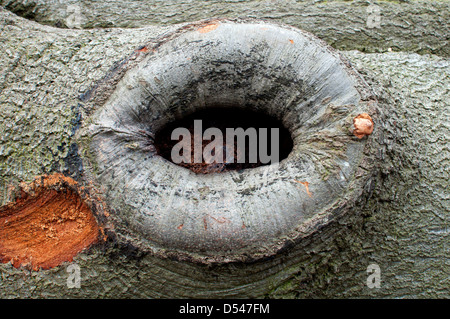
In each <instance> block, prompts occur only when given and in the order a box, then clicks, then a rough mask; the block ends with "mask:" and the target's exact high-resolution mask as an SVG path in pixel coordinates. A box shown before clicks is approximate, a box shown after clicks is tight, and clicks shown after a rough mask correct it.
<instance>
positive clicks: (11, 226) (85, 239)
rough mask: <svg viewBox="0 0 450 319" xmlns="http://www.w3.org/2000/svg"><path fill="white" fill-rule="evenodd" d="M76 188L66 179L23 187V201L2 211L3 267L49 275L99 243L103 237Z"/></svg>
mask: <svg viewBox="0 0 450 319" xmlns="http://www.w3.org/2000/svg"><path fill="white" fill-rule="evenodd" d="M76 185H77V183H76V182H75V181H74V180H73V179H71V178H68V177H65V176H63V175H62V174H58V173H57V174H53V175H49V176H41V177H39V178H37V179H36V180H35V181H34V182H32V183H29V184H22V185H21V196H20V198H19V199H17V200H16V201H15V202H14V203H10V204H7V205H5V206H2V207H0V262H2V263H7V262H11V263H12V265H13V266H14V267H16V268H19V267H20V266H23V267H28V268H31V269H33V270H36V271H37V270H39V268H42V269H49V268H52V267H55V266H58V265H60V264H61V263H63V262H66V261H72V260H73V257H74V256H75V255H77V254H78V253H79V252H81V251H82V250H83V249H85V248H87V247H88V246H90V245H92V244H93V243H95V242H96V241H97V240H98V238H99V235H100V233H101V228H100V227H99V226H98V223H97V220H96V218H95V217H94V215H93V213H92V211H91V209H90V208H89V207H88V205H87V204H86V203H85V201H84V200H83V199H82V198H81V197H80V194H79V193H78V192H77V187H76Z"/></svg>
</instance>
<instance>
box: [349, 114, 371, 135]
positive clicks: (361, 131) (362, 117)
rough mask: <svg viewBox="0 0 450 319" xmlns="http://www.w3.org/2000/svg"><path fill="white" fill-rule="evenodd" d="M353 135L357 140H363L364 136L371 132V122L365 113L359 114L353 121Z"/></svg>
mask: <svg viewBox="0 0 450 319" xmlns="http://www.w3.org/2000/svg"><path fill="white" fill-rule="evenodd" d="M353 126H354V127H355V129H354V130H353V134H354V135H355V136H356V137H357V138H363V137H364V136H366V135H370V134H372V132H373V121H372V118H371V117H370V116H369V114H367V113H362V114H359V115H358V116H357V117H355V118H354V119H353Z"/></svg>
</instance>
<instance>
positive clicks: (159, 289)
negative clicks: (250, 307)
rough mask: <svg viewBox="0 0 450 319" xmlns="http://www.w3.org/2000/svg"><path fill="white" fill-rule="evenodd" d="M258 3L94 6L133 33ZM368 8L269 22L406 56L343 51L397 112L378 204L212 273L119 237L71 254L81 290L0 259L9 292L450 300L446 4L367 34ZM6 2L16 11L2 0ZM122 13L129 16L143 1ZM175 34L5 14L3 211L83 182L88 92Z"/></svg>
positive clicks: (410, 8) (315, 9) (62, 278)
mask: <svg viewBox="0 0 450 319" xmlns="http://www.w3.org/2000/svg"><path fill="white" fill-rule="evenodd" d="M8 3H9V2H8ZM42 3H43V4H42V7H40V6H35V7H33V8H34V9H33V10H36V12H40V13H39V14H36V15H35V16H34V18H35V19H36V20H38V21H45V22H46V23H51V24H55V25H57V23H56V22H57V21H60V20H61V19H62V18H61V17H59V16H58V12H60V11H59V10H52V12H55V13H52V14H50V13H49V12H50V11H49V10H48V8H49V7H46V5H47V4H46V3H47V2H42ZM48 3H49V5H51V6H53V5H55V6H56V7H51V8H59V7H58V4H50V1H49V2H48ZM258 3H260V2H256V1H255V2H252V1H249V2H248V3H246V2H243V3H241V2H239V3H236V4H233V5H231V4H229V3H227V4H223V5H219V4H218V3H215V2H214V3H213V4H212V5H211V6H212V8H209V7H208V8H209V9H208V10H206V11H201V10H198V9H195V7H194V9H192V11H189V10H187V11H184V12H185V13H183V14H181V15H176V13H177V12H179V11H178V10H180V7H179V6H177V5H175V4H173V6H171V5H168V6H167V7H166V6H165V7H164V9H162V8H163V7H162V6H157V7H155V8H156V9H157V10H161V11H164V12H162V13H161V15H162V16H165V17H166V18H165V19H169V18H168V16H170V15H171V14H173V17H172V18H170V21H168V20H164V19H161V18H160V17H161V16H160V15H156V17H155V18H154V19H155V20H147V19H148V16H145V13H142V12H143V11H142V10H131V9H130V10H129V11H127V10H125V14H119V15H118V14H116V12H115V11H114V10H115V9H113V7H106V9H105V11H100V9H95V10H93V11H92V12H96V13H99V12H102V14H101V15H100V17H101V19H102V20H101V21H100V22H102V21H107V22H112V23H113V25H114V26H121V27H135V26H142V21H150V22H151V23H154V22H155V21H157V24H161V25H166V24H168V23H169V22H170V23H177V22H184V21H188V20H194V19H197V18H201V17H203V16H202V14H205V15H207V16H211V15H224V16H227V14H225V13H224V12H226V11H225V8H231V9H230V10H232V13H229V14H230V15H234V14H236V12H240V11H239V10H241V11H244V9H248V10H255V11H254V12H258V14H262V16H264V14H263V13H261V12H264V11H259V9H261V7H260V6H261V4H258ZM427 3H428V2H427ZM94 4H95V3H94ZM94 4H93V5H94ZM365 4H366V3H365V2H358V3H355V4H353V3H352V4H348V3H344V2H331V3H329V4H328V3H326V4H325V3H320V2H319V3H317V4H315V5H308V6H307V5H306V4H303V3H300V4H299V5H301V6H303V7H302V8H304V10H305V11H306V12H308V13H304V12H305V11H301V12H302V13H301V14H300V16H301V17H302V18H299V16H298V15H297V14H292V13H290V11H289V10H291V9H290V8H292V7H290V5H292V6H294V4H290V5H289V6H288V5H287V6H286V7H282V8H279V10H276V11H269V9H268V8H271V7H270V6H272V5H273V6H277V7H280V6H279V5H277V4H276V3H274V4H270V5H267V7H266V8H267V11H266V12H272V13H271V14H270V15H271V16H265V17H266V18H272V19H275V20H281V21H283V22H285V23H288V24H292V25H296V26H299V27H305V29H307V30H308V26H309V30H310V31H312V32H313V33H315V34H316V35H318V36H319V37H322V38H323V39H325V40H327V41H328V43H330V44H332V45H334V46H335V47H337V48H339V49H363V48H366V49H365V50H366V51H369V52H385V51H387V48H389V47H391V48H393V49H394V50H399V51H405V52H385V53H372V54H367V53H361V52H358V51H345V52H343V54H344V55H345V56H346V57H348V59H349V60H350V61H351V62H352V63H353V64H354V66H355V67H356V68H357V69H358V70H359V72H360V73H361V74H362V75H363V76H364V77H365V79H366V81H368V82H369V84H370V85H372V87H373V88H374V90H375V93H376V95H377V97H378V99H379V101H380V103H381V105H385V106H388V105H389V106H390V112H391V113H390V114H388V117H387V119H386V120H385V122H384V123H383V130H384V132H385V136H384V143H383V144H384V146H385V148H386V149H385V150H384V151H382V152H381V153H380V154H382V156H383V157H382V162H381V163H380V164H381V169H380V173H379V176H378V179H377V181H378V182H377V183H376V185H374V189H373V193H372V196H371V197H370V198H369V199H368V200H367V201H363V202H361V203H360V206H359V207H356V210H357V213H355V214H351V215H346V216H344V217H343V218H341V219H340V220H338V221H334V222H333V223H331V224H330V225H327V227H324V228H323V229H321V230H320V231H319V232H316V233H315V234H313V235H312V236H310V237H307V238H305V239H304V240H303V241H301V242H300V243H298V244H297V245H296V246H295V247H293V248H292V249H289V250H287V251H285V252H282V253H279V254H278V255H277V256H276V257H275V258H272V259H269V260H261V261H257V262H253V263H251V264H248V263H229V264H226V263H225V264H215V265H209V266H205V265H202V264H196V263H191V262H187V261H186V262H183V261H172V260H168V259H165V258H158V257H156V256H154V255H152V254H147V253H145V252H144V251H142V250H140V248H139V247H138V246H136V245H133V242H129V241H127V240H121V239H117V238H116V239H115V238H109V239H108V241H107V242H104V243H100V244H98V245H94V246H92V247H91V248H90V249H89V250H86V251H84V252H82V253H80V254H79V255H77V256H76V257H75V260H74V261H75V262H76V263H77V264H78V265H79V266H80V270H81V287H80V288H73V289H69V288H68V286H67V278H68V276H69V274H68V273H67V272H66V267H67V266H68V263H65V264H62V265H61V266H57V267H54V268H52V269H49V270H41V271H38V272H35V271H29V270H25V269H23V268H19V269H16V268H14V267H13V266H12V265H11V264H9V263H5V264H0V272H1V277H0V280H1V281H0V282H1V287H2V289H1V292H0V296H2V297H21V298H24V297H36V298H42V297H55V298H58V297H63V296H64V297H67V296H68V297H94V298H97V297H102V298H105V297H121V298H123V297H125V298H129V297H272V298H274V297H291V298H304V297H319V298H320V297H327V298H346V297H386V298H401V297H410V298H417V297H421V298H436V297H437V298H448V297H449V292H448V291H449V289H448V288H449V282H448V270H449V259H448V255H449V249H448V241H449V234H448V223H449V217H448V211H449V205H448V188H449V176H448V158H449V150H448V136H449V134H448V133H449V132H448V131H449V122H448V118H449V114H448V109H449V108H448V100H449V99H448V87H449V84H450V83H449V82H450V81H449V78H450V77H449V64H450V63H449V60H448V58H447V57H448V48H446V47H447V46H446V43H447V38H446V37H448V34H449V33H448V22H447V21H448V19H447V18H445V17H446V15H448V3H446V2H440V1H435V2H430V3H429V4H425V3H423V2H419V1H418V2H410V3H391V2H381V3H379V5H380V6H381V8H382V9H381V10H382V11H381V12H382V20H381V21H382V24H381V28H374V29H370V30H368V29H367V28H365V27H364V25H365V19H364V18H363V17H365V16H367V12H366V11H365ZM3 5H6V6H7V7H9V8H11V7H12V6H13V4H7V3H6V2H5V1H3ZM64 5H65V3H64ZM83 5H84V4H83ZM124 5H129V6H128V7H127V8H132V5H136V4H135V3H131V2H130V3H127V2H124ZM180 5H183V3H181V4H180ZM184 5H186V4H184ZM196 5H199V6H200V4H197V3H196ZM336 6H338V8H340V9H339V10H338V11H336ZM38 8H42V9H39V10H41V11H39V10H38ZM46 8H47V9H46ZM202 8H203V7H202ZM220 8H221V10H222V11H221V10H220ZM233 8H238V9H239V10H238V9H236V10H237V11H233V10H234V9H233ZM330 8H333V9H330ZM363 8H364V9H363ZM384 8H402V11H395V10H391V11H388V9H386V10H385V9H384ZM419 8H422V9H423V10H430V11H429V12H425V13H424V12H422V13H423V14H421V15H420V17H421V18H422V17H423V18H424V19H426V21H428V22H427V23H426V24H427V26H425V24H424V25H421V24H420V23H415V22H417V20H416V19H418V16H417V14H416V12H418V11H417V10H419ZM343 9H345V10H343ZM422 9H420V10H422ZM165 10H167V11H165ZM284 10H286V12H283V11H284ZM292 10H294V9H292ZM308 10H310V11H308ZM354 10H356V11H354ZM343 11H345V12H348V15H343V14H342V12H343ZM132 12H135V14H136V15H133V13H132ZM157 12H160V11H157ZM193 12H195V13H193ZM294 12H296V11H294ZM388 12H389V13H388ZM399 12H404V13H405V15H404V16H405V17H406V18H405V20H403V22H404V23H406V24H408V23H411V27H410V28H405V25H402V24H392V25H391V24H389V25H383V21H387V20H384V13H386V14H387V15H389V14H397V15H400V14H399ZM41 13H42V14H41ZM66 13H67V12H66ZM362 13H364V15H362ZM83 15H84V16H85V18H86V19H87V21H90V22H86V25H84V24H82V25H81V26H82V27H85V26H89V23H90V26H99V25H101V24H100V22H98V21H96V20H95V19H93V18H92V19H91V18H90V17H91V16H90V15H89V13H88V12H83ZM266 15H267V13H266ZM335 15H336V16H339V17H342V19H344V17H345V19H344V20H339V21H341V22H340V23H337V24H336V25H334V26H333V28H331V27H330V26H329V25H328V24H325V25H324V24H323V23H322V22H323V21H324V20H321V19H329V17H330V16H335ZM38 17H43V18H38ZM63 17H65V16H64V14H63ZM325 17H326V18H325ZM44 18H45V19H47V20H45V19H44ZM303 18H304V19H303ZM397 18H398V16H397ZM40 19H41V20H40ZM58 19H59V20H58ZM64 19H65V18H64ZM295 19H297V20H295ZM408 19H410V20H408ZM428 19H429V20H428ZM300 20H301V21H305V22H304V23H305V24H300V23H299V22H298V21H300ZM349 20H350V21H359V24H360V25H362V26H363V28H362V31H361V32H355V29H356V28H358V26H357V25H355V24H346V23H345V22H344V21H349ZM393 20H394V18H393ZM294 21H297V23H298V24H297V23H295V22H294ZM429 21H433V22H435V23H434V24H433V25H431V23H430V22H429ZM96 23H98V24H96ZM355 23H356V22H355ZM145 24H147V23H145ZM176 27H178V26H176V25H174V26H168V27H167V26H166V27H162V26H146V27H144V28H139V29H121V28H117V29H89V30H68V29H57V28H53V27H50V26H44V25H40V24H38V23H36V22H33V21H28V20H25V19H23V18H19V17H17V16H16V15H14V14H12V13H10V12H8V11H7V10H4V9H1V11H0V28H1V34H2V37H1V40H0V41H1V42H2V45H1V49H0V50H1V58H0V69H1V70H2V72H1V83H0V90H1V94H0V103H1V104H0V109H1V114H2V116H1V118H0V131H1V134H0V177H1V183H0V187H1V188H0V199H1V201H0V202H1V203H2V205H4V204H7V203H10V202H13V201H14V199H15V194H16V193H15V192H14V189H15V187H16V185H17V184H18V183H19V182H22V181H25V182H30V181H32V179H33V178H34V177H35V176H38V175H42V174H46V173H52V172H64V173H65V174H66V175H68V176H71V177H73V178H74V179H77V178H78V176H79V175H80V174H82V172H80V170H79V168H80V165H79V163H78V162H77V159H76V156H73V155H74V154H76V153H77V145H76V144H74V143H73V141H74V140H73V134H74V132H75V130H76V129H77V128H78V126H79V125H80V121H81V120H82V119H81V118H80V114H83V110H82V108H83V106H84V105H83V103H82V101H81V100H80V96H82V95H83V94H84V93H86V92H88V90H89V89H90V88H92V87H94V86H95V84H96V83H99V81H100V80H102V79H103V80H104V76H105V74H108V73H109V72H110V71H111V70H114V69H115V68H117V66H119V63H120V62H123V61H125V60H126V57H130V56H132V55H133V52H135V50H138V49H139V48H140V46H141V45H142V44H145V43H148V42H151V40H152V39H154V38H157V37H161V36H162V35H164V34H166V33H167V32H169V31H172V30H174V29H175V28H176ZM411 28H412V29H411ZM336 34H341V35H342V34H343V35H344V36H343V38H345V39H348V41H344V42H342V43H341V42H340V40H339V39H341V37H339V38H338V37H336ZM367 34H369V36H368V35H367ZM387 35H389V36H387ZM373 39H375V41H374V42H373V41H371V40H373ZM446 50H447V51H446ZM407 51H411V52H420V53H427V52H432V53H437V54H439V55H441V56H439V55H428V54H426V55H419V54H417V53H411V52H407ZM370 264H377V265H379V267H380V270H381V286H380V288H373V289H371V288H369V287H368V286H367V284H366V283H367V277H368V275H369V274H368V273H367V271H366V270H367V267H368V266H369V265H370Z"/></svg>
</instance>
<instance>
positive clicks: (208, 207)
mask: <svg viewBox="0 0 450 319" xmlns="http://www.w3.org/2000/svg"><path fill="white" fill-rule="evenodd" d="M155 43H156V44H155ZM134 58H135V59H134V60H136V61H138V62H135V63H134V65H133V67H130V66H128V68H127V69H126V70H125V71H126V72H123V76H122V75H120V79H119V80H118V81H117V83H116V85H115V88H114V91H113V92H112V93H111V94H109V95H108V99H107V100H106V102H105V103H103V102H102V103H100V102H99V103H98V104H99V105H97V109H96V111H95V112H94V114H93V115H92V117H91V118H90V119H89V121H86V122H85V124H84V128H83V129H82V131H81V135H80V145H81V147H82V148H83V147H84V149H85V150H86V151H88V153H89V154H90V156H89V157H86V158H85V164H86V165H85V167H86V172H87V176H88V177H89V178H91V179H92V180H94V181H96V182H97V183H98V184H100V185H102V186H103V187H104V189H105V197H106V201H107V202H108V203H109V204H110V205H111V207H112V208H114V210H115V217H116V218H117V220H118V225H117V228H116V231H117V232H118V233H122V234H126V236H127V237H134V241H135V242H139V243H140V244H142V245H143V246H144V247H146V248H148V249H150V250H151V251H153V252H154V253H155V254H159V255H161V256H171V257H177V258H180V259H190V260H196V261H200V262H201V261H205V262H227V261H237V260H254V259H257V258H261V257H265V256H270V255H273V254H275V253H276V252H277V251H279V250H280V249H282V248H284V247H286V246H288V245H290V244H292V243H295V242H296V241H298V240H301V238H304V237H305V236H308V235H310V234H312V233H313V232H315V231H316V230H317V229H319V228H320V227H321V226H322V225H325V224H327V223H328V222H329V221H330V220H332V219H333V218H338V216H339V214H341V213H344V212H346V211H348V210H349V209H350V207H352V206H353V205H354V202H355V201H357V200H358V199H359V198H360V197H361V194H362V193H363V188H364V187H365V185H367V184H368V183H369V182H370V180H371V176H372V173H373V170H374V168H373V165H374V164H373V158H374V156H373V155H374V153H375V150H374V147H373V146H372V144H373V141H374V140H376V138H377V136H378V135H377V134H378V131H377V129H376V119H377V102H376V100H375V98H374V97H373V96H372V94H371V93H370V92H371V90H370V88H369V87H368V86H367V84H365V82H364V81H363V80H362V78H361V77H360V76H359V75H358V74H357V73H356V72H355V70H354V69H353V68H352V67H351V66H350V64H349V63H348V62H347V61H346V60H345V59H344V58H343V57H341V55H340V54H339V53H338V52H336V51H335V50H333V49H332V48H331V47H329V46H327V45H326V44H325V43H324V42H323V41H321V40H319V39H317V38H315V37H314V36H312V35H311V34H309V33H306V32H304V31H301V30H298V29H295V28H293V27H289V26H284V25H279V24H273V23H268V22H263V21H259V20H211V21H207V22H200V23H194V24H191V25H188V26H184V27H182V28H180V29H179V30H177V31H175V32H174V33H172V34H170V35H166V36H165V37H164V38H162V39H160V41H156V42H153V43H152V44H147V45H146V46H143V47H141V48H139V49H138V50H136V55H135V56H134ZM127 63H128V62H127ZM130 63H131V62H130ZM123 65H125V64H123ZM129 65H130V64H129ZM118 73H120V72H117V71H116V74H118ZM105 90H106V88H105ZM97 92H98V90H97ZM93 100H94V104H95V101H96V96H95V94H94V96H93ZM100 100H101V99H100V98H98V101H100ZM100 104H101V105H100ZM211 105H214V106H218V105H221V106H223V107H227V106H236V105H238V106H241V107H243V108H250V109H253V110H257V111H263V112H265V113H267V114H269V115H272V116H275V117H277V118H278V119H280V120H281V121H282V122H283V124H284V126H285V127H287V128H288V129H289V130H290V132H291V134H292V137H293V140H294V148H293V150H292V152H291V154H290V155H289V156H288V157H287V158H286V159H284V160H283V161H281V162H280V164H279V165H269V166H262V167H258V168H254V169H246V170H243V171H231V172H226V173H222V174H210V175H196V174H194V173H193V172H191V171H189V170H187V169H185V168H182V167H179V166H177V165H175V164H173V163H170V162H169V161H167V160H165V159H163V158H162V157H160V156H155V155H154V154H153V153H152V152H151V151H150V150H151V148H152V147H151V135H152V132H155V131H157V130H158V129H159V128H160V127H162V126H163V125H164V124H166V123H167V122H170V121H172V120H174V119H175V118H179V117H180V116H183V114H188V113H190V112H193V111H195V110H198V109H201V108H205V107H208V106H211ZM361 113H367V114H369V115H370V116H371V117H372V119H373V120H374V121H375V130H374V133H373V134H372V135H371V136H368V137H367V136H366V137H363V138H358V137H356V136H354V135H353V130H354V127H353V119H354V118H355V117H357V116H358V115H359V114H361ZM149 141H150V142H149Z"/></svg>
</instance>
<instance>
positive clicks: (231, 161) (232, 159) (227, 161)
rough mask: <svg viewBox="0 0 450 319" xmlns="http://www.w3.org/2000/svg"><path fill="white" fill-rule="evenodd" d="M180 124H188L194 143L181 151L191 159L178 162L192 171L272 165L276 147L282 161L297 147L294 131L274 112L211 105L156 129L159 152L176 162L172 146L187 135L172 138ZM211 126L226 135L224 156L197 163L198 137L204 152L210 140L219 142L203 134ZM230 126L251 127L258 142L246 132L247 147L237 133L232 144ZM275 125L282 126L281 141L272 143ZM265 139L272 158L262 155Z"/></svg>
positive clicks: (183, 126)
mask: <svg viewBox="0 0 450 319" xmlns="http://www.w3.org/2000/svg"><path fill="white" fill-rule="evenodd" d="M195 120H201V130H200V129H199V126H198V125H197V129H195V125H194V123H195V122H194V121H195ZM197 123H198V122H197ZM177 128H186V129H187V130H188V131H189V133H190V143H188V144H187V145H189V144H190V145H189V146H190V149H189V150H190V153H189V154H184V151H185V150H184V149H182V150H180V152H179V154H180V155H183V156H184V157H185V158H186V159H187V162H181V163H175V164H177V165H179V166H182V167H185V168H188V169H190V170H191V171H193V172H195V173H199V174H209V173H220V172H226V171H230V170H243V169H249V168H255V167H259V166H263V165H270V164H273V163H275V162H277V161H273V159H274V157H272V154H273V153H272V152H273V151H275V152H277V151H278V154H279V155H278V161H282V160H283V159H285V158H286V157H288V155H289V153H290V152H291V151H292V148H293V140H292V137H291V134H290V132H289V131H288V129H287V128H285V127H284V126H283V124H282V123H281V121H279V120H278V119H276V118H274V117H272V116H269V115H267V114H264V113H261V112H255V111H251V110H246V109H243V108H237V107H227V108H224V107H209V108H206V109H203V110H199V111H196V112H194V113H192V114H190V115H187V116H185V117H183V118H180V119H178V120H175V121H173V122H170V123H168V124H167V125H165V126H164V127H163V128H161V129H160V130H159V131H158V132H156V134H155V142H154V143H155V148H156V152H157V154H158V155H160V156H162V157H163V158H165V159H167V160H168V161H170V162H172V163H174V161H173V160H172V149H173V148H174V147H175V146H176V145H177V144H178V143H180V142H182V141H183V140H184V139H185V137H184V136H179V138H178V139H175V140H172V139H171V137H172V132H173V131H174V130H175V129H177ZM208 128H217V129H219V130H220V131H221V133H222V137H223V138H222V141H221V143H220V144H221V145H223V146H222V149H223V157H222V160H219V161H213V162H211V161H210V162H207V161H206V159H205V157H204V156H202V161H201V162H197V163H196V162H195V158H194V151H195V141H196V138H198V139H197V141H198V140H201V144H202V146H201V150H202V155H203V151H204V149H205V147H206V146H207V145H208V144H210V143H211V142H212V141H214V142H217V141H215V140H214V138H212V139H206V138H203V137H204V133H205V130H207V129H208ZM227 128H232V129H237V128H242V129H243V130H244V131H245V133H247V132H250V131H247V130H248V129H251V130H252V131H255V132H256V137H257V142H256V143H255V140H254V139H250V138H249V135H247V134H246V137H245V147H244V148H243V149H240V148H239V147H238V139H237V137H236V136H235V137H234V143H233V144H234V145H231V143H227V138H226V134H227V130H226V129H227ZM253 129H254V130H253ZM260 129H267V136H266V138H262V136H261V134H260V132H261V130H260ZM272 129H278V132H279V137H278V141H276V142H275V143H272V135H271V132H272ZM200 132H201V133H200ZM199 135H200V136H199ZM184 142H189V141H184ZM219 142H220V141H219ZM261 143H263V144H262V145H266V150H265V152H264V153H265V154H266V155H267V156H270V157H271V160H270V161H267V160H262V158H261V156H260V154H261V153H260V146H261ZM255 144H256V145H255ZM186 149H188V148H186ZM212 149H213V151H212V152H211V154H212V155H215V153H214V151H215V148H212ZM277 149H278V150H277ZM189 150H188V151H189ZM255 150H257V154H258V155H257V158H256V161H254V160H251V157H250V152H252V153H254V151H255ZM253 158H254V157H253ZM238 159H240V160H238Z"/></svg>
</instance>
